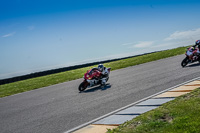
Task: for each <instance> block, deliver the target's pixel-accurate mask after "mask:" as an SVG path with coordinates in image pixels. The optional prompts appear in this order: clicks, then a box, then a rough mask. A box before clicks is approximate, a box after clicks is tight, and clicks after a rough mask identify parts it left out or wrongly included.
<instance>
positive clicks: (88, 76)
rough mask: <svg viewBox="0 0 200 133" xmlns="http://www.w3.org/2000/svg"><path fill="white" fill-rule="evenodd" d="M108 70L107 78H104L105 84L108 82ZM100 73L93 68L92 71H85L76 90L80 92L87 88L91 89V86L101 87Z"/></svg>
mask: <svg viewBox="0 0 200 133" xmlns="http://www.w3.org/2000/svg"><path fill="white" fill-rule="evenodd" d="M110 70H111V68H108V72H109V73H108V77H106V79H105V80H106V82H107V81H108V79H109V74H110ZM101 76H102V75H101V72H100V71H99V70H98V69H97V68H93V69H90V70H89V71H87V72H86V73H85V74H84V76H83V78H84V80H83V82H82V83H81V84H80V85H79V87H78V90H79V91H80V92H82V91H84V90H85V89H86V88H88V87H93V86H96V85H101V78H102V77H101Z"/></svg>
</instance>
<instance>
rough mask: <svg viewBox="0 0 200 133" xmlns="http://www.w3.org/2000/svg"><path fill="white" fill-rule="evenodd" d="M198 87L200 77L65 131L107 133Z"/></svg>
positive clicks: (69, 132)
mask: <svg viewBox="0 0 200 133" xmlns="http://www.w3.org/2000/svg"><path fill="white" fill-rule="evenodd" d="M198 87H200V77H197V78H195V79H192V80H189V81H187V82H184V83H182V84H179V85H176V86H174V87H171V88H168V89H166V90H164V91H161V92H159V93H156V94H154V95H151V96H149V97H146V98H144V99H142V100H139V101H137V102H134V103H132V104H130V105H127V106H125V107H123V108H120V109H118V110H115V111H113V112H111V113H109V114H106V115H104V116H101V117H99V118H97V119H94V120H92V121H90V122H87V123H85V124H82V125H80V126H78V127H76V128H73V129H71V130H69V131H66V132H64V133H72V132H73V133H106V132H107V129H113V128H116V127H118V126H119V125H120V124H123V123H124V122H126V121H128V120H132V119H133V118H135V117H137V116H139V115H141V114H143V113H145V112H147V111H150V110H152V109H155V108H157V107H159V106H161V105H162V104H164V103H166V102H169V101H171V100H174V99H175V98H176V97H178V96H181V95H184V94H187V93H190V92H191V91H193V90H194V89H196V88H198Z"/></svg>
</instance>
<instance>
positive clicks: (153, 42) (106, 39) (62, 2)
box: [0, 0, 200, 79]
mask: <svg viewBox="0 0 200 133" xmlns="http://www.w3.org/2000/svg"><path fill="white" fill-rule="evenodd" d="M199 6H200V1H199V0H1V1H0V62H1V64H0V79H3V78H8V77H12V76H17V75H22V74H28V73H32V72H38V71H43V70H48V69H53V68H60V67H65V66H69V65H74V64H81V63H85V62H93V61H97V60H104V59H110V58H118V57H124V56H130V55H137V54H142V53H146V52H153V51H157V50H163V49H170V48H175V47H179V46H186V45H191V44H194V42H195V40H197V39H200V17H199V14H200V10H199Z"/></svg>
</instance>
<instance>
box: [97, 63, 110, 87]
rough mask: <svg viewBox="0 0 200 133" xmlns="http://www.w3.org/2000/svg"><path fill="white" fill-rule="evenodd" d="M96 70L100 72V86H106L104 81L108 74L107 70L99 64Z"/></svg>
mask: <svg viewBox="0 0 200 133" xmlns="http://www.w3.org/2000/svg"><path fill="white" fill-rule="evenodd" d="M98 70H99V71H100V72H101V85H102V86H104V85H105V84H106V79H107V78H108V74H109V72H108V69H107V68H106V67H104V66H103V65H102V64H99V65H98Z"/></svg>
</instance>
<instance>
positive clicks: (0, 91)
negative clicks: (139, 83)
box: [0, 47, 186, 97]
mask: <svg viewBox="0 0 200 133" xmlns="http://www.w3.org/2000/svg"><path fill="white" fill-rule="evenodd" d="M185 49H186V47H180V48H176V49H171V50H166V51H161V52H156V53H152V54H147V55H142V56H138V57H133V58H128V59H123V60H118V61H113V62H109V63H105V64H104V65H105V66H106V67H111V68H112V70H116V69H121V68H125V67H129V66H134V65H138V64H142V63H146V62H150V61H155V60H159V59H163V58H167V57H171V56H176V55H180V54H183V53H184V52H185ZM92 67H96V66H90V67H86V68H81V69H75V70H70V71H66V72H61V73H57V74H52V75H47V76H43V77H37V78H32V79H27V80H23V81H18V82H14V83H10V84H5V85H0V97H5V96H9V95H13V94H17V93H21V92H25V91H30V90H34V89H38V88H41V87H46V86H50V85H53V84H58V83H62V82H66V81H70V80H75V79H78V78H81V77H83V74H84V73H85V72H86V71H87V70H88V69H91V68H92Z"/></svg>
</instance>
